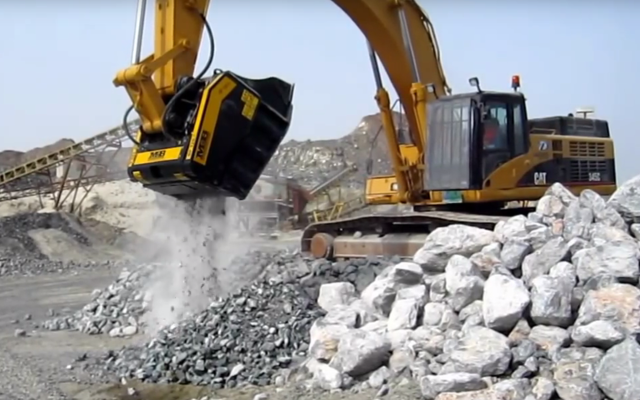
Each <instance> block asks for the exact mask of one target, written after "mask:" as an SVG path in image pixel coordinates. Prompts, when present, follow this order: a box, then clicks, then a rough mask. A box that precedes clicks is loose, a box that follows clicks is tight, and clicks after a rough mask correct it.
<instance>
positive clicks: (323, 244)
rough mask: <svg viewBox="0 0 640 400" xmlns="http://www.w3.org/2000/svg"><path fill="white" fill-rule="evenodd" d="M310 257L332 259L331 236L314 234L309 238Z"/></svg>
mask: <svg viewBox="0 0 640 400" xmlns="http://www.w3.org/2000/svg"><path fill="white" fill-rule="evenodd" d="M311 255H313V256H314V257H316V258H331V257H333V236H331V235H329V234H328V233H316V234H315V235H313V237H312V238H311Z"/></svg>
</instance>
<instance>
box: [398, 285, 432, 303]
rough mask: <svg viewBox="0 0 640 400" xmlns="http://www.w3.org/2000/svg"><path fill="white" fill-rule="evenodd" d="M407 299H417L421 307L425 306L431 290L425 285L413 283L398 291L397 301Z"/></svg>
mask: <svg viewBox="0 0 640 400" xmlns="http://www.w3.org/2000/svg"><path fill="white" fill-rule="evenodd" d="M405 299H415V300H417V301H418V303H419V304H420V306H421V307H424V305H425V304H427V301H428V300H429V292H428V290H427V287H426V286H425V285H413V286H409V287H406V288H403V289H400V290H398V292H397V293H396V301H400V300H405Z"/></svg>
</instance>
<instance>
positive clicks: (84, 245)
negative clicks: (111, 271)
mask: <svg viewBox="0 0 640 400" xmlns="http://www.w3.org/2000/svg"><path fill="white" fill-rule="evenodd" d="M51 232H53V233H54V235H48V236H49V238H53V237H55V238H56V239H60V238H62V240H63V241H64V243H61V242H59V243H53V242H52V240H49V242H48V243H47V242H46V240H45V239H43V238H45V236H47V235H43V233H51ZM42 243H44V249H45V250H44V251H43V247H41V246H42ZM92 244H94V243H92V242H91V239H90V238H89V237H88V236H87V235H86V234H85V232H83V229H82V225H81V224H79V223H78V221H77V220H74V219H73V217H72V216H70V215H66V214H64V213H54V212H51V213H31V212H25V213H20V214H16V215H12V216H8V217H3V218H0V276H12V275H39V274H43V273H52V272H65V271H76V270H79V269H93V268H101V269H105V268H120V267H122V266H123V265H124V262H123V261H122V260H119V259H118V258H116V257H114V258H104V257H103V258H100V259H97V258H91V257H88V256H87V255H86V254H82V252H79V253H76V252H75V250H76V249H81V250H84V249H90V248H91V245H92ZM47 251H49V252H52V253H58V254H64V255H65V256H66V258H67V259H57V258H55V257H53V258H52V257H50V256H51V254H49V253H47ZM85 253H86V252H85ZM75 256H78V259H74V257H75Z"/></svg>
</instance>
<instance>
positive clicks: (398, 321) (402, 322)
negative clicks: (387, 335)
mask: <svg viewBox="0 0 640 400" xmlns="http://www.w3.org/2000/svg"><path fill="white" fill-rule="evenodd" d="M422 304H423V302H422V301H421V300H420V299H419V298H413V299H412V298H408V299H402V300H396V301H395V303H394V304H393V308H392V309H391V313H390V314H389V322H388V324H387V329H388V330H389V331H396V330H400V329H413V328H415V327H416V326H417V325H418V317H419V315H420V309H421V308H422Z"/></svg>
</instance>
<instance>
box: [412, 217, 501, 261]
mask: <svg viewBox="0 0 640 400" xmlns="http://www.w3.org/2000/svg"><path fill="white" fill-rule="evenodd" d="M495 239H496V238H495V235H494V233H493V232H491V231H488V230H486V229H481V228H476V227H472V226H467V225H449V226H447V227H443V228H437V229H436V230H434V231H433V232H432V233H431V234H430V235H429V236H428V237H427V239H426V240H425V243H424V245H423V246H422V248H421V249H420V250H418V252H416V254H415V256H414V258H413V261H414V262H416V263H418V264H420V266H422V268H423V269H427V270H431V271H444V268H445V266H446V265H447V262H448V261H449V258H451V256H453V255H454V254H458V255H462V256H465V257H471V255H473V254H475V253H477V252H479V251H480V250H482V248H483V247H484V246H486V245H488V244H491V243H492V242H494V241H495Z"/></svg>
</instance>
